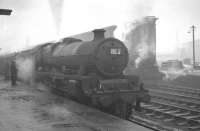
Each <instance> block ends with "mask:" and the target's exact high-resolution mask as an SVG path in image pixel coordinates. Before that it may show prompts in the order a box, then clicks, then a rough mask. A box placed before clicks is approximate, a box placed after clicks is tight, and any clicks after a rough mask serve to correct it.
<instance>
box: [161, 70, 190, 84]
mask: <svg viewBox="0 0 200 131" xmlns="http://www.w3.org/2000/svg"><path fill="white" fill-rule="evenodd" d="M160 72H162V73H164V74H165V76H164V78H163V80H167V81H168V80H174V79H177V78H178V77H181V76H186V75H187V74H188V71H187V70H177V69H175V68H170V69H168V70H166V71H160Z"/></svg>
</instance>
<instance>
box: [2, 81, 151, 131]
mask: <svg viewBox="0 0 200 131" xmlns="http://www.w3.org/2000/svg"><path fill="white" fill-rule="evenodd" d="M0 131H151V129H147V128H145V127H142V126H140V125H137V124H134V123H131V122H129V121H125V120H122V119H119V118H117V117H115V116H112V115H109V114H106V113H103V112H101V111H99V110H96V109H93V108H91V107H88V106H85V105H81V104H79V103H76V102H74V101H71V100H68V99H66V98H63V97H59V96H56V95H55V94H52V92H50V91H49V89H48V88H47V87H45V86H44V85H41V84H37V85H36V84H34V85H31V86H30V85H25V84H22V83H18V85H17V86H14V87H12V86H10V83H9V82H5V81H2V80H1V81H0Z"/></svg>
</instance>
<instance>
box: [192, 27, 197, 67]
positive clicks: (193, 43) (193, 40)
mask: <svg viewBox="0 0 200 131" xmlns="http://www.w3.org/2000/svg"><path fill="white" fill-rule="evenodd" d="M191 28H192V45H193V68H195V37H194V30H195V28H196V27H195V26H194V25H193V26H191Z"/></svg>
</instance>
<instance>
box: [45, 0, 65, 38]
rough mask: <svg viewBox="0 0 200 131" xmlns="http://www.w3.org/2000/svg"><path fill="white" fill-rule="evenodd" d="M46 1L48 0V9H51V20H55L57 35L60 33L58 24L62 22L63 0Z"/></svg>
mask: <svg viewBox="0 0 200 131" xmlns="http://www.w3.org/2000/svg"><path fill="white" fill-rule="evenodd" d="M48 1H49V5H50V7H51V8H50V9H51V13H52V16H53V20H54V22H55V27H56V31H57V35H59V34H60V25H61V22H62V14H63V4H64V1H63V0H48Z"/></svg>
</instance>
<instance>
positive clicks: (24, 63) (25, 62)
mask: <svg viewBox="0 0 200 131" xmlns="http://www.w3.org/2000/svg"><path fill="white" fill-rule="evenodd" d="M16 65H17V69H18V78H19V79H21V80H23V81H26V82H33V81H32V80H33V78H34V60H33V59H32V58H21V57H20V58H17V59H16Z"/></svg>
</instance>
